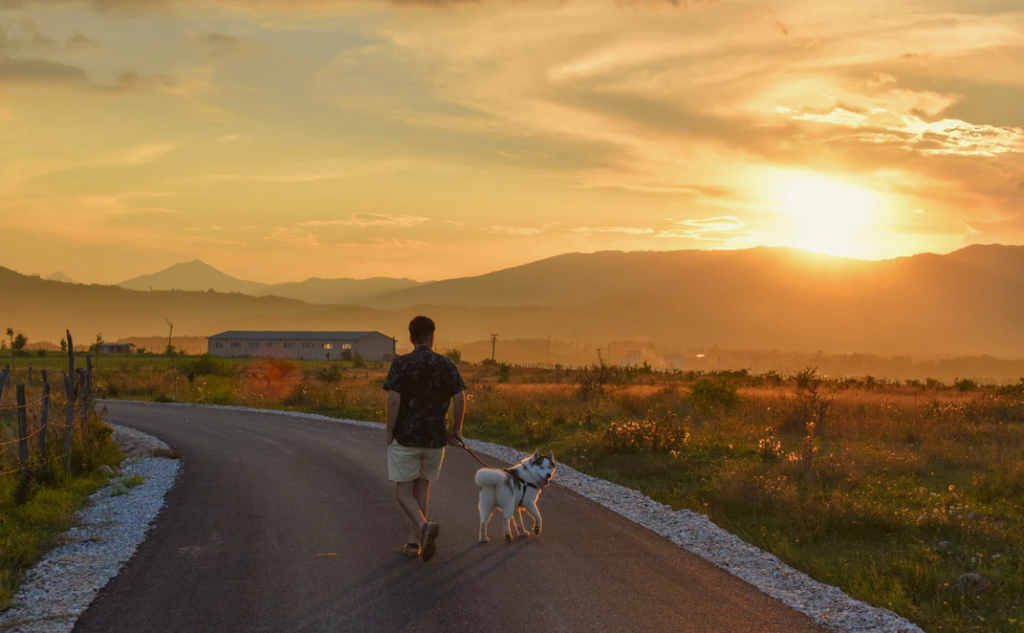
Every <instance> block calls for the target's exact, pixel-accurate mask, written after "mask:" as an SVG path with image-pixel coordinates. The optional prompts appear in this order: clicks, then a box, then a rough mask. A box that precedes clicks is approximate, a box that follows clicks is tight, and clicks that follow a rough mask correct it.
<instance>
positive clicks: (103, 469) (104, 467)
mask: <svg viewBox="0 0 1024 633" xmlns="http://www.w3.org/2000/svg"><path fill="white" fill-rule="evenodd" d="M96 470H97V471H98V472H101V473H103V474H104V475H106V476H107V478H108V479H109V478H111V477H113V476H114V469H112V468H111V467H110V466H107V465H106V464H103V465H102V466H100V467H98V468H97V469H96Z"/></svg>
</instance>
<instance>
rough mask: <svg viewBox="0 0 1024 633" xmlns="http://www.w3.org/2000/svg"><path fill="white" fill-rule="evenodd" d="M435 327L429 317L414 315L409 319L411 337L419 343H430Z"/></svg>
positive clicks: (414, 341)
mask: <svg viewBox="0 0 1024 633" xmlns="http://www.w3.org/2000/svg"><path fill="white" fill-rule="evenodd" d="M434 329H435V327H434V322H433V321H432V320H431V319H430V318H429V317H425V316H418V317H414V318H413V320H412V321H409V338H411V339H412V342H413V343H416V344H417V345H420V344H423V343H429V342H430V337H431V336H433V335H434Z"/></svg>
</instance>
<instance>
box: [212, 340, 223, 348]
mask: <svg viewBox="0 0 1024 633" xmlns="http://www.w3.org/2000/svg"><path fill="white" fill-rule="evenodd" d="M213 346H214V347H216V348H218V349H219V348H221V347H224V343H222V342H221V341H214V342H213Z"/></svg>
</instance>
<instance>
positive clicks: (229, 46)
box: [194, 33, 240, 57]
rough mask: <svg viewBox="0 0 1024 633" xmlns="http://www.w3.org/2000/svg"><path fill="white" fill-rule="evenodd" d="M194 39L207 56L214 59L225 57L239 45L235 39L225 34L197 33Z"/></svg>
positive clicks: (238, 41)
mask: <svg viewBox="0 0 1024 633" xmlns="http://www.w3.org/2000/svg"><path fill="white" fill-rule="evenodd" d="M194 39H195V41H196V43H198V44H200V45H201V46H202V47H203V48H204V49H205V50H206V52H207V53H208V54H210V55H212V56H214V57H220V56H223V55H227V54H229V53H231V52H232V51H234V50H235V49H237V48H238V46H239V44H240V40H239V39H238V38H237V37H235V36H234V35H228V34H226V33H199V34H198V35H196V36H195V38H194Z"/></svg>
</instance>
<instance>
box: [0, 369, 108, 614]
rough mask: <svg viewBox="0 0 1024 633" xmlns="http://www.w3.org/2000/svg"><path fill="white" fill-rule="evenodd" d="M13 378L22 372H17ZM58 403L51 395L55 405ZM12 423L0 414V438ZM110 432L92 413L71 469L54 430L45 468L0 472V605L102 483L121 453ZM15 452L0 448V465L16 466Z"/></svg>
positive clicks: (9, 434)
mask: <svg viewBox="0 0 1024 633" xmlns="http://www.w3.org/2000/svg"><path fill="white" fill-rule="evenodd" d="M15 379H17V380H23V379H24V376H19V375H17V374H16V375H15ZM30 399H31V398H30ZM61 408H62V402H61V401H60V400H59V399H58V397H57V396H56V395H54V410H55V411H60V410H61ZM10 422H11V420H10V418H8V417H4V418H0V438H3V439H9V438H10V437H12V436H13V434H12V426H11V424H10ZM110 436H111V429H110V427H109V426H107V425H106V424H105V423H103V422H102V421H100V420H99V419H98V418H96V417H93V418H92V419H91V420H90V422H89V425H88V427H87V428H85V429H79V431H78V432H76V433H75V435H74V441H73V444H72V447H73V448H72V460H71V461H72V467H71V470H70V471H65V470H64V467H63V460H61V459H58V457H59V455H60V453H59V451H61V450H62V449H63V445H62V442H61V441H60V437H59V436H58V435H56V434H54V435H52V436H50V440H49V443H48V449H49V450H48V453H49V458H50V460H49V461H48V462H47V463H46V464H45V465H44V466H45V469H38V468H35V469H33V471H32V472H33V474H32V476H31V477H29V478H27V479H21V478H19V476H17V475H13V476H7V477H0V610H3V609H6V608H8V607H9V606H10V603H11V598H12V597H13V595H14V592H15V590H16V589H17V586H18V584H19V583H20V582H21V580H22V577H23V575H24V572H25V570H27V569H28V568H30V567H31V566H32V565H33V564H35V562H36V561H38V560H39V559H40V558H41V557H42V555H43V554H45V553H46V552H47V551H49V550H50V549H52V548H53V547H55V546H57V545H59V544H60V542H61V536H62V534H63V533H64V532H65V531H66V530H67V529H68V528H69V527H71V525H72V524H73V522H74V516H75V512H77V511H78V509H79V508H81V506H82V504H83V503H84V502H85V500H86V499H87V498H88V496H89V495H90V494H92V493H93V492H94V491H95V490H97V489H98V488H100V487H101V486H103V485H105V484H106V482H107V478H106V477H105V476H104V475H103V474H102V473H100V472H98V471H97V468H98V467H99V466H100V465H102V464H105V465H108V466H116V465H117V464H118V462H120V460H121V455H120V452H119V451H118V450H117V447H116V446H115V445H114V444H113V442H112V441H111V439H110ZM33 450H35V447H33ZM15 457H16V451H15V452H14V455H12V451H7V452H6V453H0V470H4V471H5V470H9V469H10V468H12V467H14V466H16V464H17V462H16V460H15Z"/></svg>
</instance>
